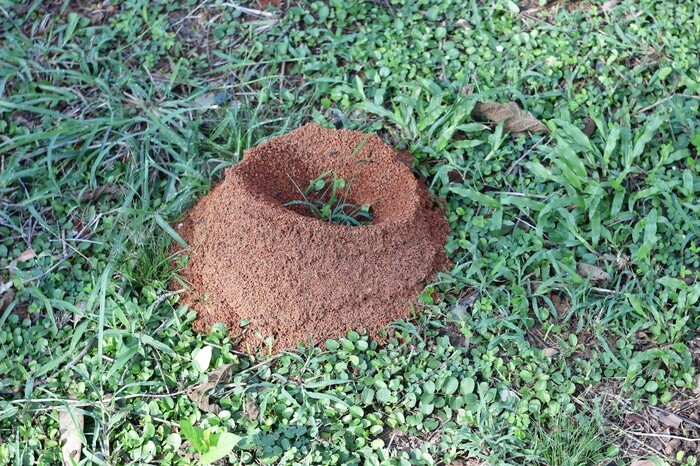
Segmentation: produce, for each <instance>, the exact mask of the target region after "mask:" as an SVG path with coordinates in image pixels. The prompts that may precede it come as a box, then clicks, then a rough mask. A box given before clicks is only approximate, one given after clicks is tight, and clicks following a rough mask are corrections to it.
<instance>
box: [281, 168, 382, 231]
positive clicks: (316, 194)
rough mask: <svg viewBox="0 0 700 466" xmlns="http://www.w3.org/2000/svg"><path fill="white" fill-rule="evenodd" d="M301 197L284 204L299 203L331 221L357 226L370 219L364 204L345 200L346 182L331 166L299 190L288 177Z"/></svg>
mask: <svg viewBox="0 0 700 466" xmlns="http://www.w3.org/2000/svg"><path fill="white" fill-rule="evenodd" d="M292 183H294V187H295V188H296V189H297V191H299V194H300V195H301V196H302V197H303V198H304V199H303V200H297V201H289V202H286V203H285V204H284V206H285V207H291V206H301V207H304V208H305V209H307V210H308V211H309V213H310V214H311V216H313V217H314V218H317V219H319V220H322V221H324V222H328V223H332V224H334V225H345V226H354V227H356V226H361V225H369V224H371V223H372V219H373V218H374V214H373V213H372V212H371V211H370V206H369V205H368V204H363V205H361V206H357V205H354V204H352V203H350V202H348V201H347V200H348V196H349V195H350V186H348V184H347V183H346V182H345V180H344V179H343V178H338V177H337V176H336V175H335V173H334V172H333V171H332V170H329V171H327V172H324V173H321V174H320V175H319V176H317V177H316V178H314V179H312V180H311V181H309V185H308V186H307V187H306V189H304V191H302V190H301V189H300V188H299V186H298V185H297V184H296V183H295V182H294V180H292Z"/></svg>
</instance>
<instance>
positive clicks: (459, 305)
mask: <svg viewBox="0 0 700 466" xmlns="http://www.w3.org/2000/svg"><path fill="white" fill-rule="evenodd" d="M478 297H479V293H477V292H472V293H470V294H468V295H467V296H464V297H462V298H459V299H458V300H457V302H456V303H454V304H453V305H452V308H451V309H450V317H451V318H453V319H454V320H457V321H461V320H464V319H465V318H466V317H467V313H468V311H469V310H471V308H472V305H473V304H474V302H475V301H476V298H478Z"/></svg>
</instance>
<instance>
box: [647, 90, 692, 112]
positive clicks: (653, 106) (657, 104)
mask: <svg viewBox="0 0 700 466" xmlns="http://www.w3.org/2000/svg"><path fill="white" fill-rule="evenodd" d="M674 97H685V98H687V99H694V100H700V95H685V94H671V95H669V96H667V97H664V98H663V99H661V100H658V101H656V102H654V103H653V104H651V105H647V106H646V107H644V108H643V109H641V110H640V111H639V113H645V112H648V111H649V110H652V109H654V108H656V107H658V106H659V105H663V104H665V103H666V102H668V101H669V100H671V99H673V98H674Z"/></svg>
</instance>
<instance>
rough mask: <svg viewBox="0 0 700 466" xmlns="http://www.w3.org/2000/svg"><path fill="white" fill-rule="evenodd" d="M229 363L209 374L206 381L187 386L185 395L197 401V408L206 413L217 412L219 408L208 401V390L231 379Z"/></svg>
mask: <svg viewBox="0 0 700 466" xmlns="http://www.w3.org/2000/svg"><path fill="white" fill-rule="evenodd" d="M231 366H232V365H231V364H225V365H223V366H221V367H219V368H217V369H216V370H214V371H212V372H211V373H210V374H209V377H208V378H207V381H206V382H203V383H199V384H197V385H192V386H191V387H188V388H187V396H188V397H190V399H191V400H192V401H194V402H195V403H197V406H199V409H201V410H202V411H205V412H208V413H214V414H218V413H219V411H221V408H220V407H219V406H218V405H216V404H212V403H209V393H208V392H209V390H211V389H212V388H216V386H217V385H219V384H222V383H226V382H228V381H229V380H231V375H232V374H231Z"/></svg>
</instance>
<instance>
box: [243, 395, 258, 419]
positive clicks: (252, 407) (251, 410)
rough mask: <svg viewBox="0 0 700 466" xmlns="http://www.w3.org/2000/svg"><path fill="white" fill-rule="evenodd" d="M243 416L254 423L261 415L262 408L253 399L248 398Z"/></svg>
mask: <svg viewBox="0 0 700 466" xmlns="http://www.w3.org/2000/svg"><path fill="white" fill-rule="evenodd" d="M243 415H244V416H245V417H246V419H248V420H249V421H254V420H255V419H257V418H258V416H259V415H260V407H259V406H258V403H257V402H256V401H255V400H254V399H253V398H248V399H247V400H246V402H245V405H243Z"/></svg>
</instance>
